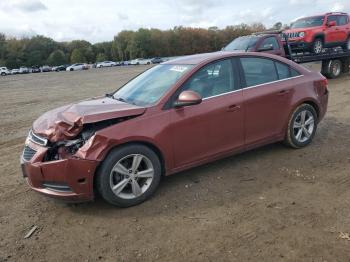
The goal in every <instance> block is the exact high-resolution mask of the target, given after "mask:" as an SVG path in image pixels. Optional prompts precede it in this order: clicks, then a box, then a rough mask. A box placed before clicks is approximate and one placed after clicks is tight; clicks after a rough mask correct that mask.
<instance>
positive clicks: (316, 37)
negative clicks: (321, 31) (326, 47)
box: [313, 35, 325, 43]
mask: <svg viewBox="0 0 350 262" xmlns="http://www.w3.org/2000/svg"><path fill="white" fill-rule="evenodd" d="M316 39H322V41H323V43H324V41H325V39H324V35H315V37H314V40H313V42H315V40H316Z"/></svg>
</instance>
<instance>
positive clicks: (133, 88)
mask: <svg viewBox="0 0 350 262" xmlns="http://www.w3.org/2000/svg"><path fill="white" fill-rule="evenodd" d="M191 68H193V65H157V66H155V67H152V68H151V69H149V70H147V71H146V72H144V73H142V74H141V75H139V76H137V77H136V78H134V79H133V80H131V81H130V82H129V83H127V84H126V85H124V86H123V87H122V88H121V89H119V90H118V91H117V92H115V93H114V94H113V97H114V98H115V99H118V100H120V101H124V102H126V103H129V104H135V105H138V106H147V105H151V104H154V103H156V102H157V101H158V100H159V99H160V98H161V97H162V96H163V95H164V94H165V92H167V91H168V90H169V89H170V88H171V86H172V85H174V84H175V83H176V82H177V80H179V79H180V78H181V77H182V76H183V75H184V74H185V73H186V72H188V71H189V70H190V69H191Z"/></svg>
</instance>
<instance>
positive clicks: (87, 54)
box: [0, 23, 265, 68]
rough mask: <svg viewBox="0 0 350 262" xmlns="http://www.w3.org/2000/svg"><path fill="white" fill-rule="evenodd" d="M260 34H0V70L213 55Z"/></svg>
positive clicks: (243, 29) (256, 27) (257, 27)
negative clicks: (90, 37)
mask: <svg viewBox="0 0 350 262" xmlns="http://www.w3.org/2000/svg"><path fill="white" fill-rule="evenodd" d="M263 30H265V26H264V25H263V24H260V23H255V24H250V25H247V24H240V25H235V26H227V27H226V28H224V29H219V28H217V27H211V28H209V29H203V28H191V27H182V26H180V27H175V28H173V29H170V30H159V29H144V28H141V29H139V30H137V31H121V32H120V33H119V34H118V35H116V36H115V37H114V39H113V41H109V42H102V43H96V44H91V43H90V42H88V41H85V40H74V41H71V42H57V41H54V40H53V39H51V38H48V37H45V36H34V37H31V38H21V39H18V38H13V37H6V36H5V35H4V34H2V33H0V66H7V67H8V68H18V67H19V66H35V65H39V66H41V65H50V66H54V65H61V64H73V63H95V62H100V61H105V60H112V61H126V60H131V59H135V58H150V57H170V56H180V55H189V54H196V53H204V52H214V51H218V50H220V49H221V48H222V47H224V46H225V45H227V44H228V43H229V42H231V41H232V40H233V39H234V38H237V37H239V36H242V35H248V34H251V33H254V32H258V31H263Z"/></svg>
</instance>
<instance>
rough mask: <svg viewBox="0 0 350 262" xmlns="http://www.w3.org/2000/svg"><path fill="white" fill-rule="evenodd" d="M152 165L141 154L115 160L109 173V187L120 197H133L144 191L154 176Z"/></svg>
mask: <svg viewBox="0 0 350 262" xmlns="http://www.w3.org/2000/svg"><path fill="white" fill-rule="evenodd" d="M154 172H155V171H154V167H153V164H152V162H151V160H150V159H149V158H147V157H146V156H144V155H141V154H132V155H128V156H126V157H124V158H122V159H121V160H119V161H118V162H117V164H116V165H115V166H114V167H113V169H112V171H111V173H110V187H111V189H112V191H113V193H114V194H115V195H116V196H118V197H120V198H122V199H134V198H137V197H139V196H141V195H142V194H143V193H145V192H146V191H147V190H148V188H149V187H150V186H151V184H152V181H153V178H154Z"/></svg>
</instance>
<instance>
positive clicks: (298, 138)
mask: <svg viewBox="0 0 350 262" xmlns="http://www.w3.org/2000/svg"><path fill="white" fill-rule="evenodd" d="M317 123H318V119H317V113H316V110H315V108H314V107H313V106H311V105H309V104H302V105H300V106H298V107H297V108H296V109H295V110H294V112H293V114H292V116H291V118H290V120H289V122H288V129H287V134H286V138H285V140H284V143H285V144H286V145H287V146H289V147H292V148H296V149H298V148H303V147H306V146H307V145H309V144H310V143H311V142H312V140H313V138H314V136H315V134H316V130H317Z"/></svg>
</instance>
